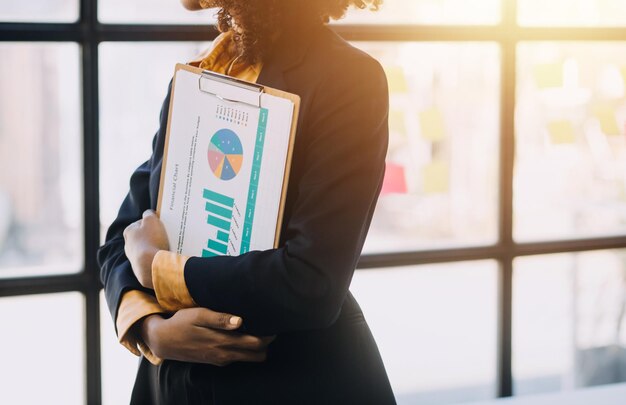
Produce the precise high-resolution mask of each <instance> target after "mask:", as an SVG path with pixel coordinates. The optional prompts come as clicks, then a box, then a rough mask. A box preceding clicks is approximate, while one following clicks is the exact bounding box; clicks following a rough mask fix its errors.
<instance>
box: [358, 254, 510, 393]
mask: <svg viewBox="0 0 626 405" xmlns="http://www.w3.org/2000/svg"><path fill="white" fill-rule="evenodd" d="M497 275H498V266H497V263H495V262H492V261H485V262H468V263H458V264H441V265H429V266H414V267H402V268H388V269H381V270H362V271H357V272H356V274H355V275H354V279H353V281H352V285H351V287H350V290H351V291H352V292H353V294H354V296H355V298H356V299H357V300H358V302H359V304H360V305H361V308H362V309H363V313H364V314H365V318H366V319H367V322H368V324H369V325H370V328H371V329H372V333H373V334H374V337H375V338H376V342H377V343H378V347H379V349H380V352H381V355H382V358H383V361H384V362H385V366H386V368H387V373H388V375H389V378H390V380H391V385H392V387H393V389H394V392H395V394H396V396H397V399H398V403H399V404H425V405H427V404H437V405H441V404H452V403H459V402H466V401H474V400H483V399H489V398H493V397H494V396H495V391H496V388H495V380H496V346H497V345H496V324H497V318H496V316H497V303H496V301H497V285H496V284H497Z"/></svg>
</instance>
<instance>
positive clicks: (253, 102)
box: [198, 70, 265, 108]
mask: <svg viewBox="0 0 626 405" xmlns="http://www.w3.org/2000/svg"><path fill="white" fill-rule="evenodd" d="M207 81H213V82H217V83H222V84H228V85H230V86H234V87H236V88H239V89H243V90H248V91H250V92H251V93H252V94H251V95H250V97H249V98H246V99H235V98H234V97H230V96H224V95H221V94H218V93H217V92H216V91H214V90H211V89H210V88H208V86H207V85H206V83H207ZM198 89H199V90H200V91H201V92H203V93H207V94H210V95H212V96H215V97H217V98H219V99H220V100H222V101H225V102H228V103H235V104H247V105H250V106H252V107H256V108H261V96H262V95H263V93H264V90H265V88H264V87H263V86H261V85H258V84H254V83H248V82H244V81H243V80H239V79H237V78H234V77H230V76H226V75H222V74H219V73H215V72H211V71H209V70H203V71H202V74H201V75H200V77H199V78H198Z"/></svg>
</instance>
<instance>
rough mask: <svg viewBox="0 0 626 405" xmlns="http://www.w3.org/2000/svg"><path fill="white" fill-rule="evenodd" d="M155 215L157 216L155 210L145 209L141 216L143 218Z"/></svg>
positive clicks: (154, 216)
mask: <svg viewBox="0 0 626 405" xmlns="http://www.w3.org/2000/svg"><path fill="white" fill-rule="evenodd" d="M156 216H157V215H156V212H154V211H153V210H145V211H144V212H143V215H142V216H141V217H142V218H143V219H146V218H156Z"/></svg>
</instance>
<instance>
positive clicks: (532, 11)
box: [518, 0, 626, 27]
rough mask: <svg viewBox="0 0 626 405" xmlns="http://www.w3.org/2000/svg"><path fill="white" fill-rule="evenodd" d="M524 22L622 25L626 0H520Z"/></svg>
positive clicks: (522, 21)
mask: <svg viewBox="0 0 626 405" xmlns="http://www.w3.org/2000/svg"><path fill="white" fill-rule="evenodd" d="M518 11H519V22H520V24H521V25H543V26H550V25H566V26H567V25H569V26H590V27H594V26H622V25H626V2H625V1H624V0H576V1H572V0H549V1H546V0H518Z"/></svg>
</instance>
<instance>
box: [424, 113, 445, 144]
mask: <svg viewBox="0 0 626 405" xmlns="http://www.w3.org/2000/svg"><path fill="white" fill-rule="evenodd" d="M419 118H420V127H421V129H422V136H423V137H424V138H425V139H428V140H429V141H433V142H436V141H440V140H442V139H443V138H445V135H446V130H445V125H444V121H443V114H442V113H441V111H439V110H438V109H437V108H431V109H429V110H425V111H422V112H421V113H420V114H419Z"/></svg>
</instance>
